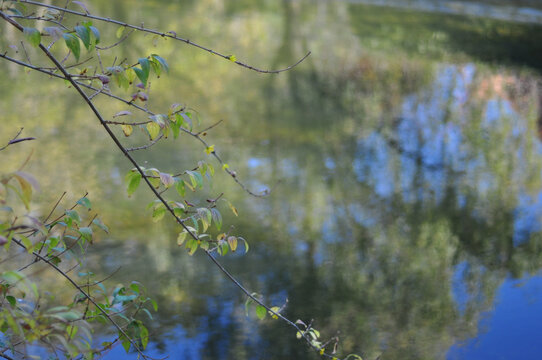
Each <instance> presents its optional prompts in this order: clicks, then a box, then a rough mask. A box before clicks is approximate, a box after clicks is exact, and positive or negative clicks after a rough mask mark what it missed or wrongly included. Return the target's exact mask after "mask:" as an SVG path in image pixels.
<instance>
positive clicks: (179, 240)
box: [177, 230, 188, 246]
mask: <svg viewBox="0 0 542 360" xmlns="http://www.w3.org/2000/svg"><path fill="white" fill-rule="evenodd" d="M186 235H188V233H187V232H186V230H183V231H182V232H180V233H179V236H177V245H179V246H182V245H183V243H184V241H185V240H186Z"/></svg>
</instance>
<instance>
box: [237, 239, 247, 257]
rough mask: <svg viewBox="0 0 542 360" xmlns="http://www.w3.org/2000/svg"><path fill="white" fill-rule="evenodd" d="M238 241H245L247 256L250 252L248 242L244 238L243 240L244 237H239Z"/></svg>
mask: <svg viewBox="0 0 542 360" xmlns="http://www.w3.org/2000/svg"><path fill="white" fill-rule="evenodd" d="M238 239H239V240H243V242H244V243H245V254H246V253H247V252H248V242H247V241H246V240H245V239H244V238H242V237H240V236H239V238H238Z"/></svg>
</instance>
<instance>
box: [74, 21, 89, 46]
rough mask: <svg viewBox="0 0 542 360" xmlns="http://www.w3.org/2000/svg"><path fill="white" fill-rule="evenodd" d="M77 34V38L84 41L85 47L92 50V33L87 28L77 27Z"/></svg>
mask: <svg viewBox="0 0 542 360" xmlns="http://www.w3.org/2000/svg"><path fill="white" fill-rule="evenodd" d="M74 29H75V32H76V33H77V36H79V38H80V39H81V41H83V45H85V47H86V48H87V50H88V49H90V31H89V29H88V28H87V27H86V26H76V27H75V28H74Z"/></svg>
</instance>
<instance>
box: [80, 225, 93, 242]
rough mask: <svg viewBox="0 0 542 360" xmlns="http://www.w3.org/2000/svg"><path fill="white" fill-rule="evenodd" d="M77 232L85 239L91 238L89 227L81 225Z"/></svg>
mask: <svg viewBox="0 0 542 360" xmlns="http://www.w3.org/2000/svg"><path fill="white" fill-rule="evenodd" d="M79 233H80V234H81V236H82V237H83V238H84V239H85V240H87V241H90V240H92V229H91V228H89V227H81V228H79Z"/></svg>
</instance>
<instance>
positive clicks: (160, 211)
mask: <svg viewBox="0 0 542 360" xmlns="http://www.w3.org/2000/svg"><path fill="white" fill-rule="evenodd" d="M166 211H167V209H166V208H165V207H159V208H157V209H154V211H153V213H152V221H153V222H158V221H160V220H162V218H163V217H164V215H166Z"/></svg>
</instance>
